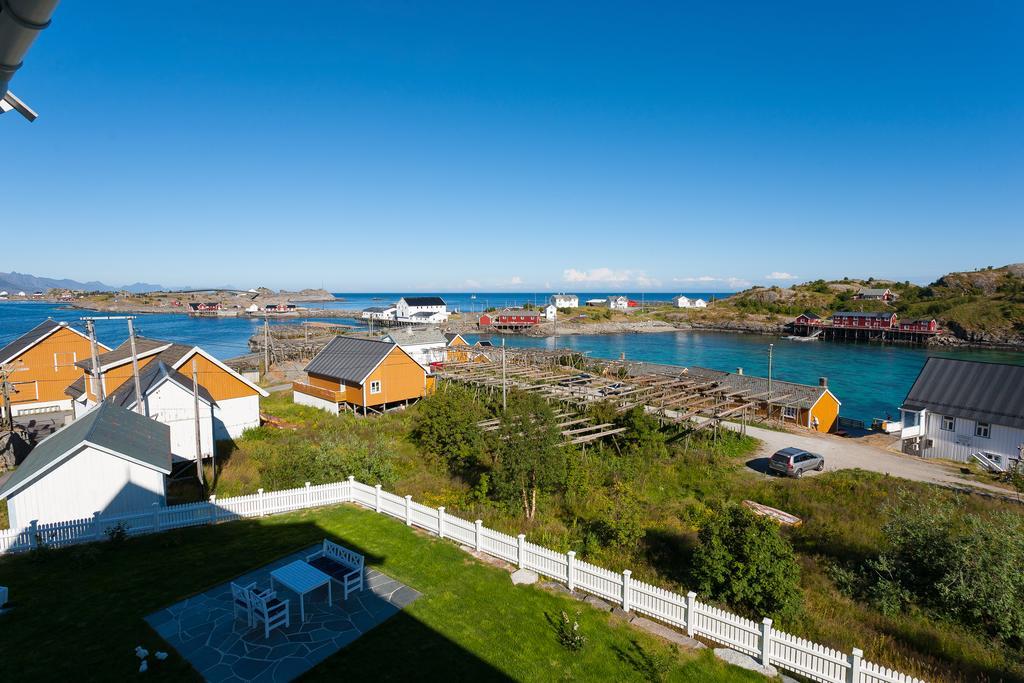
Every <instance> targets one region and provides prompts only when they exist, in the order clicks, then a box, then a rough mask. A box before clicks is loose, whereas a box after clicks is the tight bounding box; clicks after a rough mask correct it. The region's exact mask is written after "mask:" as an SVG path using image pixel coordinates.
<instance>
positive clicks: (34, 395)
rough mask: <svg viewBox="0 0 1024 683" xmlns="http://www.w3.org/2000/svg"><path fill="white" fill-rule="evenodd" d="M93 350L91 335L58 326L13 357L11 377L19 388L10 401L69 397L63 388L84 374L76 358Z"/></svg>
mask: <svg viewBox="0 0 1024 683" xmlns="http://www.w3.org/2000/svg"><path fill="white" fill-rule="evenodd" d="M103 350H104V351H106V350H107V349H106V348H104V349H103ZM90 353H91V350H90V346H89V340H88V339H85V338H84V337H82V336H81V335H79V334H76V333H75V332H73V331H71V330H69V329H60V330H57V331H56V332H54V333H53V334H51V335H50V336H49V337H47V338H46V339H44V340H43V341H41V342H39V343H38V344H36V345H35V346H33V347H32V348H31V349H29V350H27V351H25V352H24V353H23V354H21V355H20V356H18V357H17V358H15V359H14V360H12V361H11V367H12V369H13V372H11V373H10V381H11V383H12V384H14V387H15V389H17V390H18V393H17V394H14V395H13V396H12V397H11V404H12V405H15V404H23V403H36V402H42V401H66V400H68V396H67V394H65V393H64V390H65V389H67V387H68V385H70V384H72V383H74V381H75V380H77V379H78V378H79V377H81V376H82V375H83V374H84V370H82V368H80V367H77V366H76V365H75V361H76V360H84V359H86V358H89V356H90ZM2 401H3V399H0V403H2Z"/></svg>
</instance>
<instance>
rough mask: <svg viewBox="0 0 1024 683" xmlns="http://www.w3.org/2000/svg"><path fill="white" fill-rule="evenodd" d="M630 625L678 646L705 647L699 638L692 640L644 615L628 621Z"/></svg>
mask: <svg viewBox="0 0 1024 683" xmlns="http://www.w3.org/2000/svg"><path fill="white" fill-rule="evenodd" d="M629 623H630V625H632V626H635V627H636V628H638V629H640V630H641V631H647V632H648V633H651V634H653V635H656V636H658V637H659V638H664V639H665V640H667V641H669V642H670V643H675V644H676V645H678V646H679V647H681V648H683V649H686V650H702V649H704V648H706V647H707V645H705V644H704V643H702V642H700V641H699V640H694V639H693V638H691V637H690V636H688V635H686V634H684V633H680V632H679V631H676V630H675V629H673V628H671V627H669V626H666V625H665V624H661V623H659V622H657V621H653V620H651V619H648V618H646V617H636V618H635V619H633V621H631V622H629Z"/></svg>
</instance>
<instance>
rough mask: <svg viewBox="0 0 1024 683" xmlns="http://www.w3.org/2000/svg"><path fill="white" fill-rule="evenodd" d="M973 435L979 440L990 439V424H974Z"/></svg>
mask: <svg viewBox="0 0 1024 683" xmlns="http://www.w3.org/2000/svg"><path fill="white" fill-rule="evenodd" d="M974 435H975V436H976V437H978V438H981V439H991V438H992V424H991V423H989V422H975V423H974Z"/></svg>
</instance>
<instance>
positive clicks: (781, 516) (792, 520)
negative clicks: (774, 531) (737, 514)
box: [743, 500, 804, 526]
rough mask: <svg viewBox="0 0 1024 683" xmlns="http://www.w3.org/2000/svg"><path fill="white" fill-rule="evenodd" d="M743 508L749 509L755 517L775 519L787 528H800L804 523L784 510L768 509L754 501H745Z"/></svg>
mask: <svg viewBox="0 0 1024 683" xmlns="http://www.w3.org/2000/svg"><path fill="white" fill-rule="evenodd" d="M743 507H745V508H747V509H748V510H750V511H751V512H753V513H754V514H755V515H758V516H759V517H767V518H768V519H773V520H775V521H776V522H778V523H779V524H783V525H785V526H800V525H801V524H803V523H804V522H803V520H802V519H800V518H799V517H797V516H796V515H793V514H790V513H788V512H783V511H782V510H779V509H776V508H773V507H768V506H767V505H765V504H764V503H757V502H755V501H752V500H745V501H743Z"/></svg>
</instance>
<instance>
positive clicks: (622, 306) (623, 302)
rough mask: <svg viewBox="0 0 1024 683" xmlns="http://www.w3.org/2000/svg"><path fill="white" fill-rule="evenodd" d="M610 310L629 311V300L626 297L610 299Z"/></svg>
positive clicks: (611, 297)
mask: <svg viewBox="0 0 1024 683" xmlns="http://www.w3.org/2000/svg"><path fill="white" fill-rule="evenodd" d="M608 308H610V309H612V310H613V311H625V310H627V309H629V298H628V297H625V296H610V297H608Z"/></svg>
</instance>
